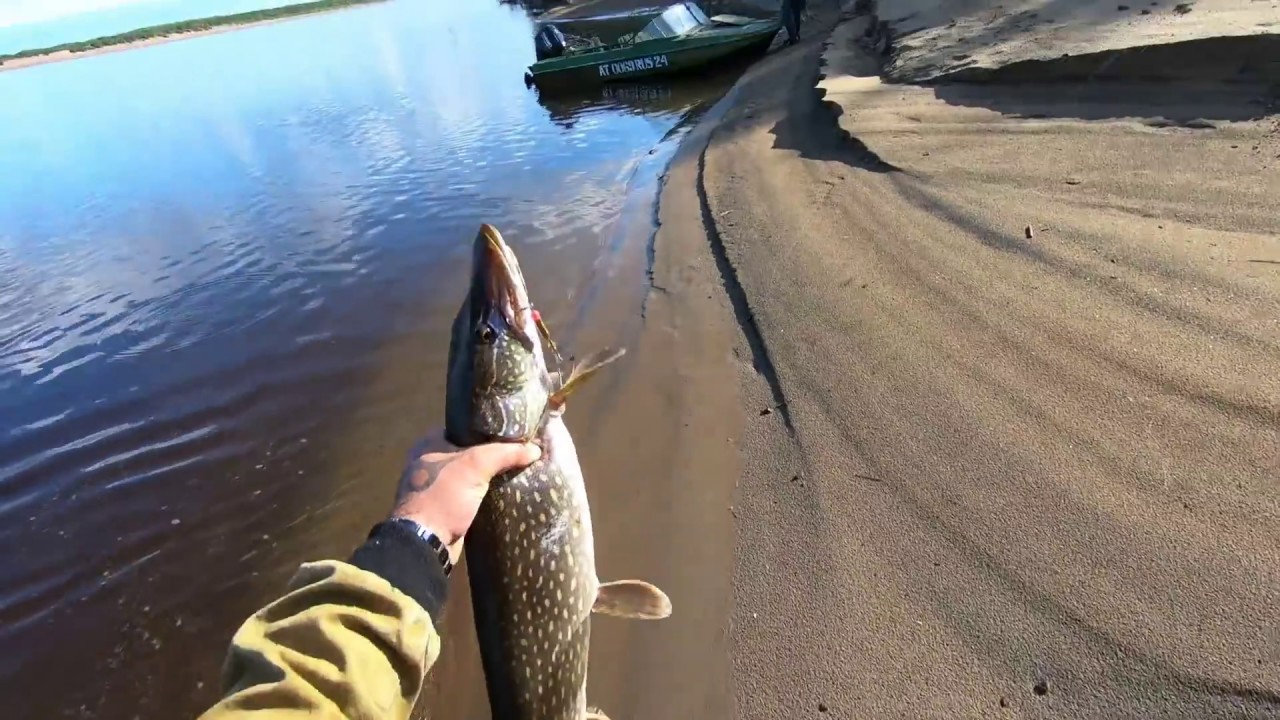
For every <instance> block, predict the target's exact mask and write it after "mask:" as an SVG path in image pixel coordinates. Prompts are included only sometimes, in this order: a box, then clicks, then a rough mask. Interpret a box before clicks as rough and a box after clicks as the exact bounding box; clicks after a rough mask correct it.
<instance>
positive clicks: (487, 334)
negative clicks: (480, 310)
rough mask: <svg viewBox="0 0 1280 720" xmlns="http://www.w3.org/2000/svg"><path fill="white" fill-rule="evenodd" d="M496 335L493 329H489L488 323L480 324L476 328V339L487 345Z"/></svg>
mask: <svg viewBox="0 0 1280 720" xmlns="http://www.w3.org/2000/svg"><path fill="white" fill-rule="evenodd" d="M495 335H497V333H496V332H494V330H493V328H491V327H489V323H485V322H482V323H480V324H479V325H477V326H476V339H477V340H479V341H480V342H482V343H484V344H486V345H488V344H489V343H491V342H493V338H494V336H495Z"/></svg>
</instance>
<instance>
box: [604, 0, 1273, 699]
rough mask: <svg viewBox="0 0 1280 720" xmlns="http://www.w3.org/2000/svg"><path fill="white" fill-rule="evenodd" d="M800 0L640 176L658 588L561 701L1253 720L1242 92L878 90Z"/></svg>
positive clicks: (1245, 116) (1268, 403)
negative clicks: (787, 30) (649, 201)
mask: <svg viewBox="0 0 1280 720" xmlns="http://www.w3.org/2000/svg"><path fill="white" fill-rule="evenodd" d="M864 9H865V8H864ZM810 10H811V12H812V13H813V16H814V17H813V19H812V20H811V22H810V23H809V24H808V25H806V26H805V35H806V39H805V41H804V42H803V43H802V44H801V45H799V46H798V47H793V48H787V49H783V50H781V51H778V52H776V53H775V54H774V55H773V56H771V57H769V58H767V59H765V60H764V61H762V62H761V63H759V64H758V65H756V66H755V67H753V68H752V69H751V70H750V71H749V72H748V73H747V75H746V76H745V77H744V78H743V79H742V81H741V82H740V83H739V84H738V86H737V87H736V89H735V90H734V91H733V92H732V93H731V94H730V96H729V97H727V98H726V99H725V100H724V101H722V102H721V104H720V106H718V107H717V109H716V111H713V112H712V113H711V114H710V115H709V116H708V117H707V118H705V119H704V120H703V123H702V125H700V126H699V128H698V130H697V131H696V132H695V134H694V135H693V136H692V137H691V138H690V139H689V140H688V141H687V143H686V148H685V149H684V151H682V153H681V155H680V156H679V157H677V159H676V160H675V162H674V163H673V165H672V167H671V168H670V170H669V172H668V175H667V177H666V182H665V185H664V189H663V192H662V196H661V202H660V219H661V221H662V225H661V229H660V231H659V233H658V236H657V241H656V247H655V258H656V260H655V263H656V264H655V268H654V285H655V289H654V291H653V295H652V298H653V300H654V308H655V311H656V312H655V313H654V314H651V315H650V316H649V319H648V320H647V321H646V332H647V337H648V338H650V339H649V341H648V342H654V343H660V344H662V347H663V350H662V353H661V355H660V356H659V355H653V356H646V357H648V358H650V361H652V362H655V363H656V362H658V360H659V359H660V358H661V357H666V358H675V360H674V363H675V366H676V367H677V368H680V370H678V371H677V372H676V373H675V378H674V379H673V378H672V377H670V376H667V377H666V378H665V379H663V378H661V377H654V378H650V382H651V383H653V385H651V387H656V388H668V390H656V391H654V390H651V391H650V392H651V393H655V392H656V393H659V394H660V395H661V397H663V398H664V401H663V402H664V403H665V405H663V407H662V412H663V413H664V415H663V416H652V417H649V418H648V419H647V420H645V419H640V420H637V419H636V418H637V416H635V415H633V416H632V419H633V420H634V421H635V422H637V423H638V424H639V425H642V426H644V427H646V428H654V427H661V428H667V427H671V426H674V427H676V428H679V429H680V433H678V434H676V435H673V436H671V437H670V442H671V443H672V445H671V447H672V448H674V450H673V451H672V452H671V454H670V457H669V459H668V460H666V461H665V468H663V469H661V472H662V474H660V475H657V476H656V477H658V478H667V477H672V476H674V478H675V479H674V480H667V479H660V480H659V481H658V484H657V485H646V487H645V489H646V490H647V491H649V492H652V493H653V494H655V495H656V496H658V499H656V500H652V501H644V502H646V503H650V502H651V503H652V505H653V507H651V508H650V507H648V506H647V505H646V512H647V513H649V514H647V515H645V517H646V523H645V526H646V527H649V528H652V529H655V530H656V529H661V530H662V531H663V532H662V533H661V536H662V538H663V539H664V543H665V545H664V548H665V549H664V550H663V551H661V552H658V551H654V552H650V551H647V550H645V551H642V550H639V549H633V550H632V552H631V553H630V556H632V557H641V558H648V559H647V560H645V561H644V562H645V563H647V567H652V568H655V573H656V575H657V577H658V581H659V582H660V583H661V582H662V581H666V582H667V583H668V584H670V585H671V587H670V588H668V589H669V590H671V593H672V597H673V599H674V600H675V607H676V608H677V611H676V614H675V615H674V616H673V618H672V623H671V624H670V625H667V626H665V627H657V626H653V627H642V628H635V629H631V628H627V629H626V630H625V632H626V633H627V634H626V635H625V636H617V637H614V636H612V635H611V636H610V637H612V638H613V640H614V641H616V642H621V643H623V644H622V645H621V647H619V646H618V645H615V644H613V642H610V643H609V645H608V648H607V649H602V650H601V651H600V657H599V658H597V657H596V656H594V655H593V660H592V663H593V665H592V667H593V671H592V672H593V676H592V677H593V680H592V693H593V697H594V698H597V702H600V703H601V704H602V706H606V707H611V708H614V709H613V715H614V716H615V717H617V716H622V715H625V716H627V717H731V716H735V717H744V718H795V717H843V718H880V717H937V718H960V717H964V718H970V717H972V718H979V717H1044V718H1049V717H1052V718H1064V717H1070V718H1077V717H1078V718H1097V717H1134V718H1137V717H1163V718H1215V717H1223V718H1225V717H1231V718H1266V717H1278V716H1280V634H1278V631H1277V630H1276V624H1275V615H1276V609H1277V607H1280V571H1278V570H1277V568H1280V546H1278V545H1277V542H1276V538H1277V537H1280V483H1277V478H1280V381H1278V378H1280V325H1278V324H1277V320H1276V318H1278V317H1280V270H1278V268H1280V220H1277V217H1276V215H1275V213H1274V210H1273V208H1274V203H1275V200H1276V198H1280V174H1278V172H1277V165H1278V164H1280V157H1278V156H1280V147H1278V145H1277V143H1278V141H1280V121H1278V120H1277V116H1276V114H1275V113H1276V106H1275V104H1274V97H1273V96H1272V95H1271V94H1270V91H1268V90H1266V88H1265V87H1259V86H1257V85H1249V84H1239V85H1231V86H1226V85H1222V84H1221V83H1218V84H1215V85H1214V87H1213V88H1210V89H1211V90H1212V91H1211V92H1205V93H1201V92H1200V91H1202V90H1205V88H1204V87H1202V86H1197V85H1193V84H1179V83H1177V82H1171V83H1166V84H1161V85H1156V84H1150V83H1140V82H1137V81H1136V80H1133V81H1131V82H1129V83H1128V84H1124V83H1123V82H1120V81H1122V80H1123V78H1120V79H1118V81H1117V82H1120V84H1115V85H1101V84H1092V85H1090V84H1084V85H1063V84H1047V83H1046V84H1039V85H1037V84H1035V83H1030V84H1027V83H1024V84H1022V85H1020V86H1018V87H1006V86H992V85H985V84H984V85H964V84H936V85H931V86H928V87H925V86H916V85H905V84H896V83H891V82H889V83H886V82H885V81H884V79H883V78H882V71H883V69H884V68H885V67H893V63H894V62H896V61H900V60H901V57H900V56H897V55H894V54H893V52H892V51H889V52H888V53H885V52H883V50H884V46H883V45H881V46H880V47H879V48H877V47H876V42H877V40H878V36H877V33H876V32H875V31H871V32H868V29H867V28H868V27H870V26H871V25H872V24H873V23H872V22H871V21H872V20H873V19H875V18H871V17H868V16H867V14H864V16H863V18H862V19H861V20H859V19H858V18H855V17H852V16H853V14H854V13H853V12H852V8H846V11H847V13H846V20H847V22H846V23H845V24H844V25H841V26H840V27H839V28H837V29H836V32H835V33H834V34H829V33H828V31H829V30H830V29H831V28H832V27H833V26H834V24H835V22H836V20H837V19H838V18H837V15H838V12H837V10H838V8H836V7H835V5H834V4H830V3H817V2H811V3H810ZM874 24H875V26H876V27H883V26H882V25H880V24H879V23H878V22H876V23H874ZM1125 47H1129V48H1132V47H1134V46H1132V45H1129V46H1125ZM926 49H927V50H928V51H929V52H932V53H945V52H946V48H945V47H941V48H940V47H932V48H926ZM919 51H920V48H916V49H914V50H913V52H919ZM957 54H958V53H957ZM1183 62H1184V64H1185V65H1186V66H1187V67H1192V66H1194V65H1195V63H1194V62H1193V61H1192V58H1186V57H1184V58H1183ZM1050 70H1053V68H1050ZM1201 79H1203V78H1201ZM1187 82H1191V81H1190V80H1189V81H1187ZM708 368H711V370H709V369H708ZM655 372H657V371H655ZM660 374H661V373H659V375H660ZM673 387H676V388H686V390H685V392H684V395H680V394H679V393H678V392H676V391H673V390H671V388H673ZM689 388H696V393H695V392H694V391H693V390H691V389H689ZM650 407H652V406H650ZM638 412H641V413H643V411H640V410H638ZM663 434H664V435H666V432H665V431H664V432H663ZM657 469H658V468H655V470H657ZM646 477H650V476H649V475H646ZM667 493H676V495H674V496H672V497H670V498H668V499H666V500H665V501H664V500H663V498H666V497H667ZM606 494H607V491H606ZM628 497H637V496H636V495H635V494H634V490H633V491H632V494H630V495H628ZM677 498H678V500H677ZM604 502H605V503H609V502H611V501H609V500H605V501H604ZM697 518H701V520H698V519H697ZM637 532H638V531H637ZM730 533H731V534H732V538H733V540H732V543H728V542H726V540H725V538H726V536H727V535H728V534H730ZM664 556H665V557H668V558H671V557H675V558H680V559H681V560H680V562H673V563H670V564H667V565H664V564H663V563H662V562H660V561H659V560H657V559H655V558H661V557H664ZM726 587H731V588H732V594H731V597H730V598H725V597H723V596H721V595H720V594H719V593H720V592H721V591H722V589H723V588H726ZM725 608H729V609H731V611H730V613H729V614H728V615H727V616H725V617H720V616H718V615H717V612H719V611H721V610H722V609H725ZM717 617H719V620H718V621H717ZM610 625H611V624H606V623H601V626H602V627H609V626H610ZM603 632H605V633H610V632H611V630H604V631H603ZM690 653H691V654H692V655H691V656H690ZM619 664H621V665H619ZM597 667H598V668H599V670H598V671H597V670H596V668H597ZM620 668H625V670H624V669H620ZM704 676H705V677H708V678H709V687H700V688H699V690H698V692H693V691H691V690H689V689H688V688H687V687H683V686H681V684H680V683H681V680H682V679H683V681H684V682H685V683H686V685H687V684H688V680H689V678H691V677H700V678H701V677H704ZM726 678H728V680H727V681H726ZM722 684H726V685H727V687H725V690H724V693H723V694H717V690H718V689H719V688H720V687H721V685H722ZM621 708H625V710H626V711H625V713H624V712H622V711H621Z"/></svg>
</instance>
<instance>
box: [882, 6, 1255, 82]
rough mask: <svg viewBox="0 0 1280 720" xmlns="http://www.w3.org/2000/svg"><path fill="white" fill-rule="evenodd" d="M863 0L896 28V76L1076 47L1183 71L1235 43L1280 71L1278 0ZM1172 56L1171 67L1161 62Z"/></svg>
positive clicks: (1053, 56) (1053, 55) (1246, 59)
mask: <svg viewBox="0 0 1280 720" xmlns="http://www.w3.org/2000/svg"><path fill="white" fill-rule="evenodd" d="M866 5H867V6H868V7H869V8H871V9H872V10H873V11H874V12H875V13H876V14H877V19H878V20H880V21H882V22H883V23H884V24H885V27H886V28H887V29H888V30H890V31H891V32H892V33H893V35H894V41H893V58H892V61H891V62H890V63H889V64H888V66H887V67H886V68H885V74H886V76H887V77H888V78H890V79H892V80H895V81H900V82H919V81H921V80H926V79H932V78H938V77H945V76H947V75H949V74H952V73H955V72H958V71H965V70H969V71H972V70H990V69H995V68H1001V67H1005V66H1008V65H1012V64H1015V63H1025V62H1035V61H1041V62H1043V61H1046V60H1060V59H1062V58H1064V57H1066V58H1078V57H1079V56H1086V57H1087V56H1092V57H1093V58H1094V59H1097V60H1099V63H1098V65H1097V66H1098V67H1101V68H1102V69H1106V68H1107V67H1108V65H1109V64H1110V63H1114V62H1115V61H1116V58H1117V56H1125V55H1128V54H1135V55H1138V56H1140V57H1139V58H1135V61H1140V62H1143V63H1144V64H1145V66H1146V67H1147V68H1148V69H1155V70H1177V71H1187V70H1192V69H1195V66H1197V65H1204V64H1205V63H1206V61H1207V60H1210V59H1211V57H1210V56H1211V55H1212V54H1213V53H1214V50H1215V49H1217V48H1222V49H1227V50H1230V52H1229V53H1228V54H1229V55H1230V59H1231V60H1233V61H1237V62H1240V64H1241V65H1246V66H1251V67H1248V68H1247V69H1249V70H1252V71H1261V72H1265V73H1269V74H1270V75H1271V76H1272V77H1273V78H1274V77H1277V76H1280V42H1277V37H1276V35H1275V34H1276V33H1280V0H1188V1H1187V2H1182V1H1181V0H947V1H946V2H942V1H940V0H879V2H875V1H874V0H873V1H872V2H870V3H866ZM1223 38H1229V39H1231V41H1232V42H1229V43H1224V42H1222V41H1221V39H1223ZM1170 44H1200V45H1203V46H1204V47H1202V48H1196V49H1195V50H1192V49H1191V48H1186V47H1183V48H1177V49H1176V50H1177V51H1178V52H1180V53H1182V54H1181V55H1176V56H1167V55H1165V54H1163V53H1161V52H1159V50H1160V49H1161V48H1162V47H1163V46H1165V45H1170ZM1205 48H1207V49H1208V50H1207V52H1206V49H1205ZM1224 59H1225V58H1224ZM1169 61H1173V65H1174V67H1171V68H1166V67H1163V66H1164V65H1165V63H1167V62H1169ZM1241 61H1242V62H1241ZM1258 66H1261V67H1258ZM1237 69H1240V68H1237ZM1035 72H1036V73H1037V75H1036V76H1035V77H1034V78H1033V79H1034V80H1037V81H1041V82H1042V81H1044V80H1045V79H1046V77H1047V74H1048V69H1046V68H1043V67H1041V68H1036V70H1035Z"/></svg>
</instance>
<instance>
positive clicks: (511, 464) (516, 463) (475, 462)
mask: <svg viewBox="0 0 1280 720" xmlns="http://www.w3.org/2000/svg"><path fill="white" fill-rule="evenodd" d="M463 457H464V459H465V460H466V462H467V463H469V464H470V465H471V467H472V468H473V469H474V470H475V471H476V472H478V473H480V474H481V475H483V476H484V477H485V479H486V480H489V479H492V478H493V476H495V475H497V474H499V473H502V472H505V471H507V470H515V469H517V468H523V467H528V466H529V465H530V464H532V463H533V462H534V461H536V460H537V459H538V458H540V457H542V448H540V447H538V446H537V445H534V444H532V443H518V444H517V443H490V444H488V445H476V446H475V447H471V448H468V449H467V450H466V451H465V452H464V453H463Z"/></svg>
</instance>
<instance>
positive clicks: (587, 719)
mask: <svg viewBox="0 0 1280 720" xmlns="http://www.w3.org/2000/svg"><path fill="white" fill-rule="evenodd" d="M582 718H583V720H609V716H608V715H605V714H604V713H603V712H601V711H600V708H587V714H586V715H583V716H582Z"/></svg>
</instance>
